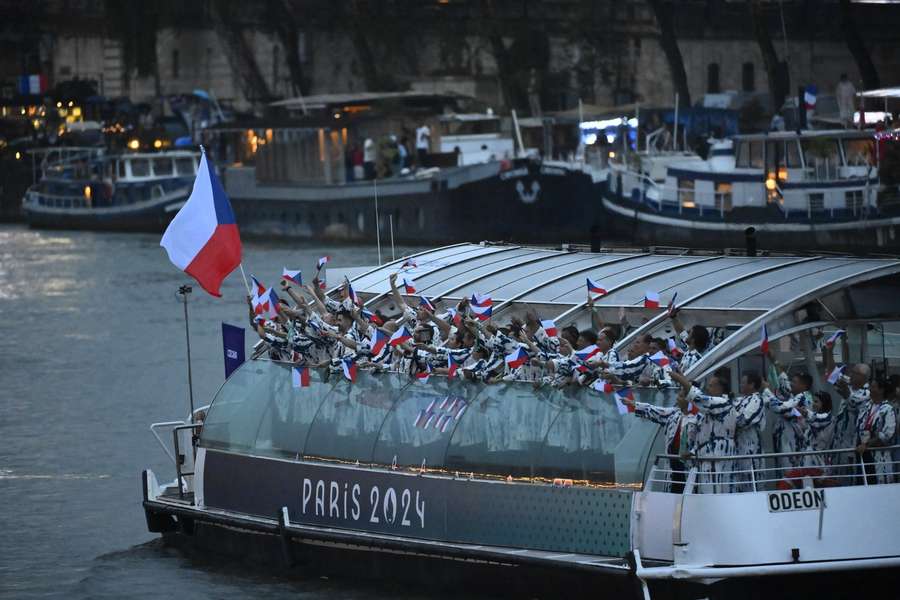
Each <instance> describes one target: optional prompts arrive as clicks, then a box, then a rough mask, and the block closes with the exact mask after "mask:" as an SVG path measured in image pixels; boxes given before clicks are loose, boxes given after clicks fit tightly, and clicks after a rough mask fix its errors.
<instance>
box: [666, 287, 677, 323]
mask: <svg viewBox="0 0 900 600" xmlns="http://www.w3.org/2000/svg"><path fill="white" fill-rule="evenodd" d="M677 297H678V292H675V293H674V294H672V299H671V300H669V305H668V306H666V314H667V315H668V316H670V317H671V316H672V315H674V314H675V309H676V308H678V307H677V306H676V305H675V298H677Z"/></svg>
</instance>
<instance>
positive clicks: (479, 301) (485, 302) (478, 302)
mask: <svg viewBox="0 0 900 600" xmlns="http://www.w3.org/2000/svg"><path fill="white" fill-rule="evenodd" d="M469 303H470V304H471V305H472V306H481V307H485V306H493V304H494V301H493V300H491V297H490V296H486V295H482V294H478V293H475V294H472V298H471V299H470V300H469Z"/></svg>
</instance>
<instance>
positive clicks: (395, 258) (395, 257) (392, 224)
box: [388, 214, 397, 261]
mask: <svg viewBox="0 0 900 600" xmlns="http://www.w3.org/2000/svg"><path fill="white" fill-rule="evenodd" d="M388 221H389V222H390V224H391V260H392V261H394V260H397V253H396V252H394V215H392V214H391V215H388Z"/></svg>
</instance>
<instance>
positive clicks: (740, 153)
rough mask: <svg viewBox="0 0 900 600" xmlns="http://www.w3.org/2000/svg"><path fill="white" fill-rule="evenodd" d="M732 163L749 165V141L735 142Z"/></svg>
mask: <svg viewBox="0 0 900 600" xmlns="http://www.w3.org/2000/svg"><path fill="white" fill-rule="evenodd" d="M734 165H735V166H736V167H744V168H747V167H749V166H750V150H749V142H737V143H735V145H734Z"/></svg>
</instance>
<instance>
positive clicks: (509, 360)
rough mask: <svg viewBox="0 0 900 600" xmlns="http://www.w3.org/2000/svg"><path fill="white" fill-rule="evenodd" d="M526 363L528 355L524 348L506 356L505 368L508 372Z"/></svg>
mask: <svg viewBox="0 0 900 600" xmlns="http://www.w3.org/2000/svg"><path fill="white" fill-rule="evenodd" d="M527 362H528V353H527V352H525V349H524V348H519V349H517V350H516V351H515V352H513V353H512V354H508V355H507V356H506V366H507V367H509V369H510V370H513V369H518V368H519V367H521V366H522V365H524V364H525V363H527Z"/></svg>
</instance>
